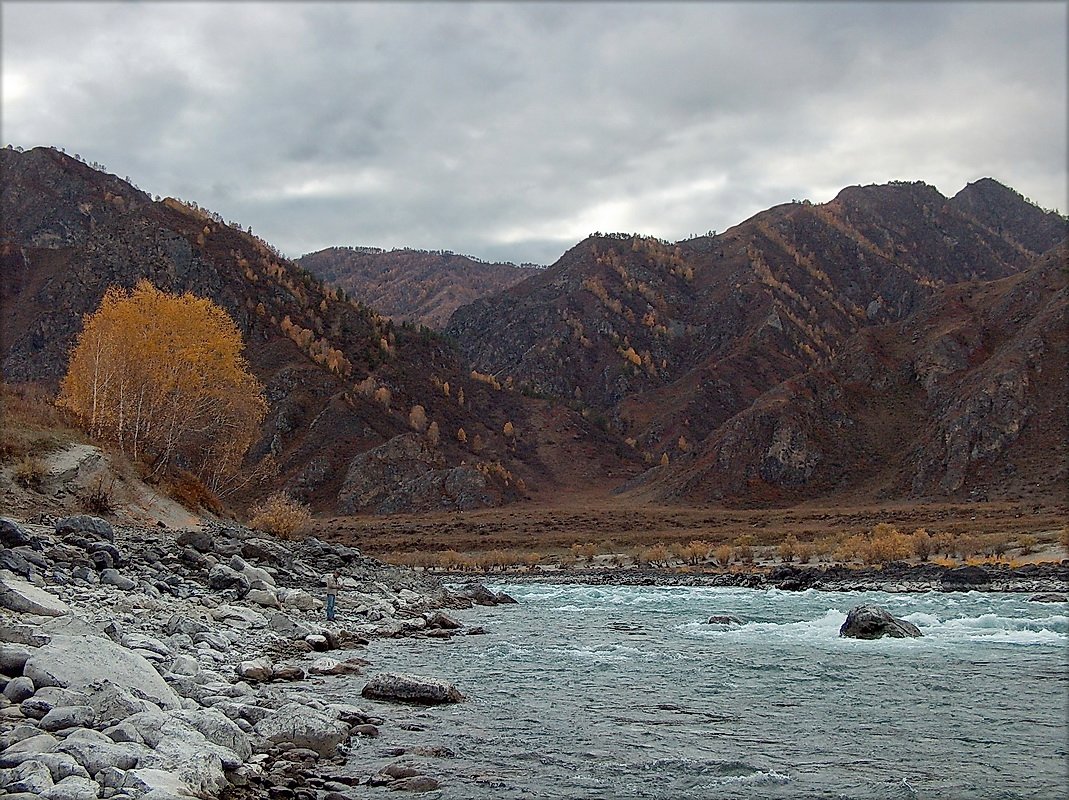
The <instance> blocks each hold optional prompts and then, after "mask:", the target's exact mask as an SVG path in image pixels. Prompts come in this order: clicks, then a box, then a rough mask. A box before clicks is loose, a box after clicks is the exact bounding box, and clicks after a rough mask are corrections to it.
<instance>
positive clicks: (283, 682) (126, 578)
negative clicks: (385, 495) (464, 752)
mask: <svg viewBox="0 0 1069 800" xmlns="http://www.w3.org/2000/svg"><path fill="white" fill-rule="evenodd" d="M0 544H2V547H0V691H2V694H0V794H4V793H6V795H7V796H9V797H13V798H16V799H17V800H29V799H30V798H44V800H93V799H94V798H109V799H110V800H136V799H137V798H149V800H179V799H180V798H189V797H198V798H215V797H233V798H237V797H242V798H256V799H259V798H271V800H289V799H290V798H293V799H294V800H345V798H346V797H347V794H346V792H347V791H348V790H350V789H351V788H352V787H353V786H356V785H371V786H386V787H389V788H391V789H402V790H410V791H427V790H429V789H433V788H436V787H437V785H438V780H437V779H436V778H435V777H433V776H432V775H428V774H425V772H426V771H427V768H426V765H425V764H424V765H423V766H422V767H421V766H420V765H419V764H418V763H416V762H413V761H412V760H411V759H412V757H413V756H419V755H423V754H406V753H401V752H398V753H393V754H392V756H393V758H395V759H396V758H398V757H400V760H394V761H393V762H392V763H383V760H382V759H381V758H378V759H376V762H377V763H375V764H371V763H365V760H361V761H360V763H355V761H356V760H355V759H350V758H348V755H349V753H350V750H351V748H353V747H354V746H355V744H356V742H355V740H357V739H360V738H374V737H377V736H378V735H379V727H380V726H382V725H389V724H390V723H389V722H388V720H385V719H383V718H381V717H379V716H376V715H374V714H371V713H368V712H367V711H366V710H365V709H363V708H361V707H359V706H356V705H348V704H337V703H326V702H323V701H322V700H320V699H318V697H317V694H319V692H317V687H322V686H323V685H324V684H323V682H324V681H331V680H352V677H348V678H337V677H333V676H354V675H360V674H361V673H362V672H363V671H364V668H365V667H367V666H368V662H367V661H366V660H364V659H361V658H359V657H357V656H355V655H354V654H353V653H352V652H351V651H353V650H354V649H359V648H360V647H362V646H363V645H364V644H366V643H367V642H368V641H369V640H370V639H372V638H383V637H405V636H411V637H428V638H430V637H434V638H448V637H451V636H455V635H465V634H475V633H480V632H482V631H481V629H478V628H471V629H466V628H464V627H463V626H462V625H460V624H459V623H458V622H456V621H455V620H453V619H452V618H451V617H449V616H448V614H446V613H445V612H444V611H443V609H450V608H464V607H471V606H472V605H474V604H475V603H479V604H492V603H497V602H502V601H505V600H507V599H508V598H505V597H501V596H497V595H494V594H493V593H491V592H489V591H487V590H486V589H485V588H483V587H481V586H477V585H475V586H472V587H471V588H470V590H460V591H449V590H447V589H445V588H443V587H442V586H441V585H440V583H439V582H438V581H437V580H436V579H435V578H433V577H430V576H425V575H419V574H417V573H415V572H412V571H409V570H404V569H398V568H394V567H390V566H388V565H385V564H383V563H381V562H378V561H376V560H374V559H370V558H367V557H365V556H363V555H362V554H361V553H360V552H359V551H358V550H356V549H354V548H349V547H344V546H341V545H336V544H331V543H327V542H323V541H320V540H317V539H314V538H310V539H305V540H303V541H301V542H288V541H281V540H278V539H274V538H271V537H269V536H265V535H264V534H261V533H258V532H254V531H250V530H248V529H245V528H242V527H240V526H230V525H221V524H214V523H213V524H208V523H206V524H205V525H204V526H202V528H200V529H194V530H184V531H173V530H170V529H167V528H165V527H162V526H161V527H158V528H151V529H146V528H138V527H126V526H122V525H115V526H112V525H111V524H109V523H108V522H107V521H105V520H103V519H99V518H96V517H89V516H75V517H70V518H64V519H55V518H49V517H44V516H40V517H37V518H34V519H32V520H30V521H27V522H16V521H13V520H8V519H4V520H0ZM335 570H337V571H338V572H339V573H340V588H339V592H338V595H339V606H338V617H337V619H336V620H335V621H333V622H327V621H326V619H325V614H324V611H323V601H322V599H321V598H322V597H323V594H324V589H323V585H322V579H323V577H324V575H325V574H327V573H329V572H333V571H335ZM356 680H357V683H356V684H355V688H354V689H353V696H354V698H355V697H356V694H357V693H358V691H359V687H360V686H361V685H362V684H365V683H367V684H368V686H372V685H373V686H374V689H373V692H372V693H371V694H368V695H367V696H369V697H372V696H373V697H375V698H376V699H379V700H382V699H385V700H387V701H398V702H401V701H404V702H417V703H426V704H432V703H437V702H455V701H456V700H458V699H460V698H461V695H460V693H459V691H458V690H457V689H456V688H455V687H452V686H450V685H449V684H445V683H443V682H441V681H435V680H433V679H426V678H421V677H419V676H404V675H389V674H383V673H380V674H377V675H374V676H373V677H372V680H371V681H366V680H365V679H363V678H357V679H356Z"/></svg>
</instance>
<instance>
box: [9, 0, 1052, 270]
mask: <svg viewBox="0 0 1069 800" xmlns="http://www.w3.org/2000/svg"><path fill="white" fill-rule="evenodd" d="M1065 24H1066V8H1065V7H1064V6H1063V5H1060V4H1011V3H1007V4H998V3H982V4H968V3H955V4H946V3H935V4H921V3H862V4H844V3H829V4H820V3H796V4H781V3H764V4H732V3H682V4H660V3H619V4H614V3H589V4H563V3H520V4H490V3H470V4H464V3H449V4H427V3H414V4H405V3H386V2H383V3H372V2H357V3H329V4H309V5H286V4H278V3H270V4H267V3H265V4H253V3H240V4H226V3H218V4H197V5H190V4H137V5H127V4H123V5H110V4H108V5H83V4H52V5H50V4H9V5H8V6H5V26H4V31H3V36H4V39H3V45H4V46H3V68H4V73H5V80H6V79H7V76H8V75H15V76H17V80H19V81H23V82H24V83H25V86H27V87H29V90H28V91H26V92H25V93H24V94H23V96H21V97H18V96H8V94H7V93H6V92H5V97H4V109H3V110H4V116H3V119H4V133H5V139H8V140H10V141H13V142H15V143H17V144H21V145H23V146H32V145H35V144H41V143H45V144H56V145H63V146H65V147H66V149H67V150H68V152H74V151H76V150H77V151H80V152H82V154H83V155H84V156H86V158H88V159H94V160H98V161H102V162H104V163H106V164H108V165H109V167H111V168H112V169H113V170H114V171H116V172H118V173H119V174H129V175H130V176H131V177H132V178H134V180H135V181H137V183H138V184H139V185H141V186H142V187H143V188H145V189H146V190H148V191H151V192H154V193H160V194H177V195H179V196H182V197H186V198H188V199H195V200H197V202H199V203H201V204H202V205H204V206H207V207H209V208H213V209H214V210H217V211H219V212H220V213H222V214H223V215H224V216H225V217H227V218H228V219H236V220H238V221H240V222H242V223H243V224H246V225H252V226H253V228H254V229H255V230H256V231H257V232H258V233H259V234H261V235H263V236H264V237H265V238H267V239H268V240H269V241H271V242H273V243H274V244H276V245H277V246H279V247H280V248H281V249H283V250H284V251H285V252H288V253H290V254H293V255H298V254H300V253H303V252H306V251H309V250H313V249H317V248H320V247H325V246H329V245H333V244H373V245H379V246H404V245H411V246H419V247H428V248H432V249H437V248H443V249H451V250H455V251H458V252H468V253H471V254H473V255H477V256H480V257H483V258H495V259H506V260H513V261H517V262H519V261H531V260H539V261H541V260H547V259H548V260H552V259H553V258H556V257H557V256H559V255H560V253H561V252H563V251H564V250H565V249H566V248H567V247H569V246H571V244H573V243H574V241H575V239H576V237H578V236H582V235H585V234H586V233H588V232H590V231H591V230H593V229H595V228H597V229H601V230H618V229H624V230H636V229H637V230H640V231H644V232H649V233H653V234H656V235H660V236H665V237H667V238H681V237H684V236H687V235H689V234H691V233H700V232H704V231H705V230H708V229H709V228H716V229H718V230H723V229H725V228H727V227H729V226H730V225H732V224H735V223H737V222H740V221H742V219H744V218H745V217H746V216H749V215H750V214H752V213H754V212H756V211H758V210H760V209H762V208H765V207H768V206H771V205H774V204H777V203H780V202H785V201H788V200H790V199H792V198H794V197H809V198H811V199H813V200H815V201H819V200H826V199H829V198H830V196H831V195H832V194H834V192H835V191H837V189H838V188H841V187H842V186H844V185H848V184H851V183H870V182H876V181H883V180H890V179H896V178H902V179H922V180H927V181H929V182H932V183H935V184H936V185H938V186H939V188H940V189H942V190H943V191H944V192H947V193H953V192H955V191H957V190H958V189H959V188H960V187H961V186H962V185H964V183H965V182H967V181H969V180H975V179H976V178H978V177H981V176H983V175H986V174H991V175H993V177H996V178H998V179H999V180H1003V181H1006V182H1008V183H1010V184H1011V185H1013V186H1014V188H1017V189H1018V190H1020V191H1021V192H1023V193H1024V194H1026V195H1030V196H1032V197H1033V198H1034V199H1036V200H1037V201H1039V202H1040V203H1041V204H1044V205H1047V206H1058V207H1061V208H1062V209H1063V210H1065V208H1064V207H1065V191H1066V189H1065V186H1066V158H1065V145H1066V127H1065V121H1064V120H1065V114H1064V111H1065V108H1064V106H1065V95H1066V85H1065V72H1066V70H1065V59H1066V43H1065V38H1064V36H1063V35H1062V34H1063V32H1064V29H1065ZM56 45H58V46H56ZM13 85H14V84H13ZM16 88H17V87H16ZM1055 112H1057V113H1055ZM584 226H589V227H584Z"/></svg>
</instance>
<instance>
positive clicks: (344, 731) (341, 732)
mask: <svg viewBox="0 0 1069 800" xmlns="http://www.w3.org/2000/svg"><path fill="white" fill-rule="evenodd" d="M256 733H257V734H258V735H260V736H262V737H263V738H264V739H266V740H268V741H269V742H273V743H276V744H279V743H287V744H290V745H293V746H294V747H306V748H308V749H309V750H314V751H315V752H317V753H319V754H320V755H321V756H332V755H334V753H335V752H336V750H337V748H338V745H340V744H342V743H343V742H345V741H346V740H347V739H348V738H349V726H348V725H346V724H345V723H344V722H341V721H340V720H338V719H337V718H336V717H334V716H333V715H330V714H327V713H325V712H322V711H317V710H315V709H313V708H310V707H308V706H306V705H303V704H301V703H287V704H285V705H284V706H282V707H281V708H280V709H279V710H278V711H277V712H276V713H275V714H272V715H271V716H270V717H267V718H266V719H263V720H261V721H260V722H259V723H258V724H257V725H256Z"/></svg>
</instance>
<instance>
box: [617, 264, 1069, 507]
mask: <svg viewBox="0 0 1069 800" xmlns="http://www.w3.org/2000/svg"><path fill="white" fill-rule="evenodd" d="M1067 258H1069V250H1067V249H1066V247H1065V246H1064V245H1063V246H1062V247H1061V248H1058V249H1056V250H1053V251H1051V252H1050V253H1048V254H1047V255H1046V256H1044V257H1043V258H1042V259H1040V261H1039V263H1038V264H1037V265H1036V266H1035V267H1033V268H1031V269H1028V270H1026V271H1024V272H1022V273H1020V274H1017V275H1013V276H1010V277H1007V278H1002V279H1000V280H997V281H987V282H979V281H969V282H963V283H958V284H954V285H952V286H948V287H945V288H944V289H942V290H940V291H939V292H938V293H936V294H935V295H933V296H932V297H931V298H930V299H928V300H927V301H926V302H925V303H924V304H923V305H922V307H921V308H920V309H918V311H917V312H916V313H914V314H912V315H910V316H909V317H908V318H906V319H905V320H902V321H901V322H898V323H894V324H889V325H883V326H875V327H868V328H865V329H863V330H861V331H859V332H858V333H857V334H855V335H854V336H852V337H851V338H849V339H848V340H847V341H845V342H844V343H843V344H842V346H841V347H840V350H839V352H838V353H837V354H836V355H835V356H834V357H832V358H831V359H828V360H827V361H825V362H823V363H821V364H820V365H817V366H815V367H813V368H811V369H809V370H807V371H805V372H804V373H802V374H800V375H797V376H794V377H792V378H790V379H788V380H786V381H783V382H782V383H780V384H778V385H777V386H775V387H773V388H772V389H770V390H769V391H768V392H766V393H764V394H763V395H762V396H761V397H759V398H758V399H757V400H755V401H754V402H753V403H752V404H751V405H750V406H749V407H748V408H747V409H745V410H744V411H742V412H740V413H738V414H737V415H735V416H734V417H732V418H731V419H730V420H728V421H727V422H726V423H725V424H724V425H722V426H721V427H720V428H719V429H718V430H717V431H716V432H715V433H714V434H713V435H712V436H711V437H709V438H708V439H707V440H706V441H704V442H703V443H702V445H701V447H700V448H696V449H695V451H694V452H692V453H688V454H686V455H685V456H682V457H680V458H679V459H678V461H676V462H675V463H674V464H673V466H672V468H671V469H669V468H660V469H654V470H651V471H650V472H649V473H647V474H646V475H645V476H644V477H643V479H641V480H640V481H638V482H636V485H635V486H636V490H637V491H638V492H639V493H647V494H648V495H649V496H651V497H656V498H658V499H676V500H682V499H686V500H689V501H691V502H693V501H696V500H698V501H708V500H713V499H721V498H724V497H733V498H746V502H748V503H751V504H759V503H762V502H766V503H767V502H770V501H776V502H783V501H791V500H800V499H804V498H806V497H811V496H814V495H818V496H819V495H830V494H835V493H843V492H845V493H853V494H855V495H860V496H865V497H875V498H878V499H895V498H924V499H931V498H941V497H970V498H972V499H982V500H987V499H992V500H994V499H1000V500H1001V499H1007V498H1025V499H1042V498H1045V497H1059V496H1061V493H1062V492H1063V490H1064V486H1065V483H1066V480H1067V478H1069V474H1067V464H1069V447H1067V441H1069V439H1067V433H1069V431H1067V429H1066V420H1067V419H1069V400H1067V396H1066V393H1065V390H1064V389H1065V387H1064V381H1065V375H1066V368H1067V364H1069V336H1067V329H1066V324H1065V323H1066V312H1067V310H1069V290H1067V286H1069V281H1067V271H1066V264H1067Z"/></svg>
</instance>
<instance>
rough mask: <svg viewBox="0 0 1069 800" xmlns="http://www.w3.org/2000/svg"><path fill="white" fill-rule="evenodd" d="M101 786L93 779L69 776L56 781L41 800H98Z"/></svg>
mask: <svg viewBox="0 0 1069 800" xmlns="http://www.w3.org/2000/svg"><path fill="white" fill-rule="evenodd" d="M99 796H100V784H98V783H97V782H96V781H94V780H92V779H91V778H87V777H82V776H80V775H69V776H68V777H66V778H63V779H62V780H60V781H56V783H55V785H53V786H52V788H51V789H48V790H47V791H45V792H44V793H43V794H42V795H41V800H97V798H98V797H99Z"/></svg>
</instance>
